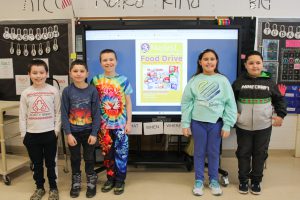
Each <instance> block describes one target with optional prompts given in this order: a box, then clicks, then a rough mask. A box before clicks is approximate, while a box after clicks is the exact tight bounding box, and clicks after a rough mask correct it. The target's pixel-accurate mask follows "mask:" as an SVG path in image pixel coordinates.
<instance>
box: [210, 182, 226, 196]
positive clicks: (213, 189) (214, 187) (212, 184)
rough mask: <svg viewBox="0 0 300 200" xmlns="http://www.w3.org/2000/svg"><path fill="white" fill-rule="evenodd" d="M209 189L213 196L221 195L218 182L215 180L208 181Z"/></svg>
mask: <svg viewBox="0 0 300 200" xmlns="http://www.w3.org/2000/svg"><path fill="white" fill-rule="evenodd" d="M209 188H210V189H211V193H212V194H213V195H215V196H220V195H222V193H223V192H222V189H221V187H220V184H219V182H218V181H217V180H215V179H212V180H211V181H210V183H209Z"/></svg>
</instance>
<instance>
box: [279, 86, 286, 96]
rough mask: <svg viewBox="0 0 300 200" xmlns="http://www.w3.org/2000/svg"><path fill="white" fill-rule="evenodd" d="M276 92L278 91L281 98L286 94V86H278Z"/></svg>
mask: <svg viewBox="0 0 300 200" xmlns="http://www.w3.org/2000/svg"><path fill="white" fill-rule="evenodd" d="M278 90H279V92H280V94H281V95H282V96H284V95H285V92H286V86H285V85H284V84H278Z"/></svg>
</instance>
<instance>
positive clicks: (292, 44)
mask: <svg viewBox="0 0 300 200" xmlns="http://www.w3.org/2000/svg"><path fill="white" fill-rule="evenodd" d="M285 47H286V48H299V47H300V40H286V41H285Z"/></svg>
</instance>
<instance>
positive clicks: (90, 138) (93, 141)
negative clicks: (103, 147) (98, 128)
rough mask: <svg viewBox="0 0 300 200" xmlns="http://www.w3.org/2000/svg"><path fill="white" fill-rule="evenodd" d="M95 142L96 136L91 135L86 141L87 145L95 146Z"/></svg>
mask: <svg viewBox="0 0 300 200" xmlns="http://www.w3.org/2000/svg"><path fill="white" fill-rule="evenodd" d="M96 141H97V137H96V136H93V135H90V137H89V139H88V143H89V145H93V144H95V143H96Z"/></svg>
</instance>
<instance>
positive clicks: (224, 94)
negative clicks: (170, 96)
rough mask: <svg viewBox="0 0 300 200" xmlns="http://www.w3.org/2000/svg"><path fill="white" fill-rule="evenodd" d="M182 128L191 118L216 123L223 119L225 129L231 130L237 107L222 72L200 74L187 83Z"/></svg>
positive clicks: (182, 110) (188, 123) (182, 103)
mask: <svg viewBox="0 0 300 200" xmlns="http://www.w3.org/2000/svg"><path fill="white" fill-rule="evenodd" d="M181 113H182V116H181V123H182V128H188V127H190V123H191V120H192V119H193V120H196V121H201V122H210V123H216V122H217V120H218V119H219V118H222V120H223V123H224V125H223V128H222V129H223V130H224V131H230V127H233V125H234V124H235V122H236V118H237V107H236V104H235V98H234V94H233V91H232V88H231V85H230V83H229V81H228V79H227V78H226V77H225V76H223V75H221V74H214V75H204V74H202V73H201V74H198V75H196V76H194V77H192V78H191V79H190V80H189V82H188V84H187V85H186V87H185V89H184V92H183V95H182V100H181Z"/></svg>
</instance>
